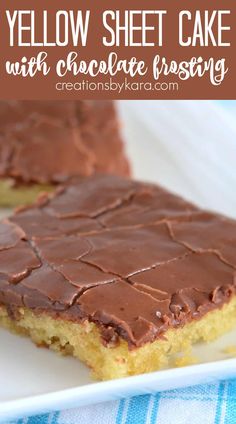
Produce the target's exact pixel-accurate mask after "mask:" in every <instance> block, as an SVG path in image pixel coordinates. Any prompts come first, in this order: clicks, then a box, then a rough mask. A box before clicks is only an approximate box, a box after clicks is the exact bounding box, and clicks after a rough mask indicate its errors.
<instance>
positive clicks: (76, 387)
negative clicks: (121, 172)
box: [0, 102, 236, 423]
mask: <svg viewBox="0 0 236 424" xmlns="http://www.w3.org/2000/svg"><path fill="white" fill-rule="evenodd" d="M121 109H122V112H123V116H124V121H125V123H126V135H127V139H128V150H129V154H130V156H131V158H132V161H133V169H134V174H135V176H136V177H139V178H143V179H146V180H152V181H156V182H160V183H161V184H163V185H165V186H167V187H169V188H170V189H172V190H174V191H176V192H179V193H180V194H183V195H184V196H186V197H187V198H189V199H191V200H195V202H196V203H198V204H199V205H202V206H205V207H208V208H210V209H215V210H218V211H221V212H224V213H227V214H228V215H232V216H235V211H236V197H235V184H236V168H235V165H234V164H235V157H236V143H235V139H236V125H234V122H232V121H230V122H228V119H229V118H228V117H226V116H224V113H222V114H221V113H219V112H218V110H216V109H215V106H214V105H211V104H209V103H206V102H204V103H201V102H196V103H194V102H161V103H159V102H156V103H155V102H144V103H142V102H124V103H123V104H122V108H121ZM222 140H224V145H223V141H222ZM235 344H236V329H235V330H234V331H232V332H231V333H229V334H227V335H224V336H223V337H222V338H221V339H219V340H217V341H216V342H214V343H211V344H208V345H198V346H196V348H194V352H193V354H194V356H196V357H197V358H198V359H199V362H200V363H199V364H198V365H192V366H188V367H185V368H173V369H168V370H163V371H159V372H155V373H151V374H145V375H140V376H136V377H129V378H126V379H120V380H114V381H109V382H100V383H94V382H93V381H92V380H91V379H90V377H89V371H88V369H87V368H86V367H85V366H83V365H82V364H81V363H80V362H79V361H76V360H75V359H73V358H63V357H59V356H57V355H56V354H55V353H53V352H50V351H48V350H46V349H37V348H36V347H35V346H34V345H33V344H32V343H31V342H30V340H28V339H24V338H20V337H18V336H14V335H11V334H9V333H8V332H6V331H4V330H0V382H1V384H0V421H1V422H4V423H5V422H6V421H7V420H9V419H14V418H19V417H22V416H29V415H33V414H37V413H43V412H48V411H53V410H61V409H66V408H75V407H78V406H82V405H88V404H92V403H98V402H103V401H108V400H114V399H118V398H121V397H127V396H133V395H138V394H144V393H154V392H157V391H161V390H169V389H174V388H179V387H184V386H190V385H194V384H199V383H209V382H211V381H214V380H216V379H219V378H227V377H233V376H236V358H235V359H230V358H229V355H227V354H225V353H224V349H225V348H227V347H228V346H230V345H235Z"/></svg>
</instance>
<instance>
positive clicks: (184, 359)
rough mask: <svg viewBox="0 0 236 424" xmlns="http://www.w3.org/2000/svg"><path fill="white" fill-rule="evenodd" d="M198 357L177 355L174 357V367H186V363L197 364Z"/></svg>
mask: <svg viewBox="0 0 236 424" xmlns="http://www.w3.org/2000/svg"><path fill="white" fill-rule="evenodd" d="M198 363H199V359H198V358H197V357H196V356H192V355H190V356H179V357H178V358H176V359H175V361H174V364H175V366H176V367H186V366H187V365H194V364H198Z"/></svg>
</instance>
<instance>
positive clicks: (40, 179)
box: [0, 101, 129, 184]
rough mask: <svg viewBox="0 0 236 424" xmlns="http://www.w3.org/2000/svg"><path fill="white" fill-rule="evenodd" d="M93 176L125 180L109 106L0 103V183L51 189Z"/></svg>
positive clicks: (101, 103) (114, 117)
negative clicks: (79, 177)
mask: <svg viewBox="0 0 236 424" xmlns="http://www.w3.org/2000/svg"><path fill="white" fill-rule="evenodd" d="M95 172H105V173H112V174H117V175H126V176H127V175H129V165H128V161H127V159H126V157H125V154H124V148H123V143H122V140H121V136H120V130H119V122H118V119H117V115H116V112H115V109H114V105H113V103H112V102H109V101H107V102H105V101H77V102H76V101H61V102H58V101H8V102H4V101H1V102H0V177H2V178H12V181H13V182H15V184H17V183H20V184H31V183H39V184H56V183H59V182H62V181H65V180H66V179H67V178H69V177H71V176H75V175H76V176H77V175H82V176H87V175H92V174H93V173H95Z"/></svg>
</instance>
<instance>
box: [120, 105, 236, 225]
mask: <svg viewBox="0 0 236 424" xmlns="http://www.w3.org/2000/svg"><path fill="white" fill-rule="evenodd" d="M118 107H119V110H120V114H121V117H122V125H123V133H124V136H125V138H126V141H127V150H128V155H129V157H130V160H131V163H132V165H133V173H134V175H135V176H136V177H137V178H139V179H144V180H149V181H155V182H159V183H160V184H162V185H163V186H164V187H166V188H169V189H171V190H172V191H174V192H176V193H179V194H181V195H183V196H185V197H186V198H187V199H189V200H192V201H194V202H195V203H197V204H198V205H200V206H203V207H205V208H209V209H212V210H216V211H219V212H222V213H225V214H227V215H229V216H232V217H236V101H199V100H198V101H192V100H191V101H179V100H178V101H173V100H172V101H137V100H135V101H120V102H118Z"/></svg>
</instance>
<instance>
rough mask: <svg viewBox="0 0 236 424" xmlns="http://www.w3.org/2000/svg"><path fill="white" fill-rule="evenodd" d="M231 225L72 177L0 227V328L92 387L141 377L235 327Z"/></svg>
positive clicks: (147, 192) (180, 204) (135, 185)
mask: <svg viewBox="0 0 236 424" xmlns="http://www.w3.org/2000/svg"><path fill="white" fill-rule="evenodd" d="M235 268H236V222H235V221H234V220H231V219H228V218H225V217H223V216H221V215H217V214H213V213H209V212H205V211H203V210H201V209H199V208H197V207H196V206H194V205H192V204H191V203H189V202H187V201H185V200H183V199H181V198H180V197H178V196H175V195H173V194H171V193H169V192H167V191H165V190H164V189H162V188H160V187H158V186H157V185H154V184H149V183H142V182H137V181H131V180H129V179H126V178H123V177H119V176H108V175H96V176H90V177H87V178H74V179H73V180H71V181H70V182H69V183H67V182H66V183H64V184H63V185H62V186H60V187H59V188H58V189H57V190H56V192H55V193H53V194H49V195H44V196H41V197H40V198H39V199H38V201H37V202H36V203H35V204H33V205H32V206H30V207H25V208H22V209H19V210H18V211H17V212H16V213H15V214H14V215H12V216H11V217H10V218H9V219H5V220H2V221H1V223H0V323H1V324H2V325H3V326H4V327H7V328H8V329H10V330H13V331H16V332H17V333H20V334H25V335H29V336H30V337H31V338H32V340H33V341H34V342H35V343H36V345H38V346H47V347H49V348H51V349H54V350H55V351H57V352H61V353H64V354H68V355H73V356H75V357H76V358H79V359H80V360H81V361H83V362H84V363H86V364H87V365H88V366H89V367H90V368H91V369H92V372H93V375H94V377H95V378H98V379H103V380H105V379H112V378H119V377H126V376H130V375H134V374H139V373H144V372H150V371H154V370H158V369H161V368H163V367H166V366H168V365H170V364H171V360H172V357H173V355H175V354H177V353H178V352H183V351H188V349H189V348H190V347H191V346H192V345H193V344H194V343H196V342H198V341H200V340H203V341H210V340H213V339H214V338H216V337H218V336H219V335H221V334H222V333H224V332H226V331H228V330H229V329H231V328H232V327H233V326H234V325H235V324H236V279H235Z"/></svg>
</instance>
